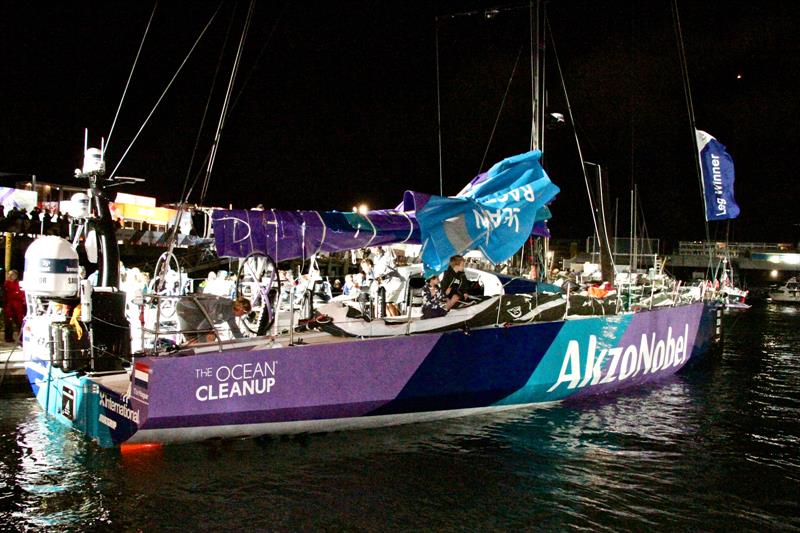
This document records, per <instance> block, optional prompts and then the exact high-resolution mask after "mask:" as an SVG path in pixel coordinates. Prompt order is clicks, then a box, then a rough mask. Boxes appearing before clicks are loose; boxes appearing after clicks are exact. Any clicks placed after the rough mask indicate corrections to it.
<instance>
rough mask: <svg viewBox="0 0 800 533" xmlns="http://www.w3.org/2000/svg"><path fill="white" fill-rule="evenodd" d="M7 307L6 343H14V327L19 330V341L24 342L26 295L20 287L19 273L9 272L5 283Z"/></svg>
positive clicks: (4, 308)
mask: <svg viewBox="0 0 800 533" xmlns="http://www.w3.org/2000/svg"><path fill="white" fill-rule="evenodd" d="M3 291H4V292H5V297H6V301H5V305H4V306H3V314H5V320H6V324H5V326H6V328H5V329H6V342H14V325H16V326H17V328H18V329H19V340H20V342H21V341H22V319H23V318H24V317H25V293H24V292H23V291H22V289H21V288H20V286H19V272H17V271H16V270H9V271H8V275H7V276H6V281H5V283H3Z"/></svg>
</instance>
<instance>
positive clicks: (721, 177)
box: [695, 130, 739, 221]
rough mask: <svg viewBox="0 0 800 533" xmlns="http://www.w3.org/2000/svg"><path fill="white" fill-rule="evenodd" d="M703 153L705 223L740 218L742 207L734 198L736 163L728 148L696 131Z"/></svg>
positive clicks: (701, 169)
mask: <svg viewBox="0 0 800 533" xmlns="http://www.w3.org/2000/svg"><path fill="white" fill-rule="evenodd" d="M695 133H696V135H697V150H698V151H699V152H700V173H701V176H702V179H703V199H704V200H705V205H706V220H707V221H714V220H726V219H729V218H736V217H738V216H739V206H738V205H737V204H736V199H735V198H734V197H733V182H734V181H735V175H734V171H733V159H732V158H731V156H730V155H729V154H728V152H727V151H726V150H725V146H724V145H723V144H722V143H721V142H719V141H718V140H717V139H715V138H714V137H712V136H711V135H709V134H708V133H706V132H704V131H700V130H695Z"/></svg>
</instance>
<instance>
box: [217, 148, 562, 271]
mask: <svg viewBox="0 0 800 533" xmlns="http://www.w3.org/2000/svg"><path fill="white" fill-rule="evenodd" d="M540 158H541V152H540V151H538V150H537V151H533V152H529V153H526V154H522V155H519V156H515V157H510V158H508V159H505V160H503V161H501V162H500V163H497V164H496V165H494V166H493V167H492V168H491V169H490V170H489V172H487V173H485V175H484V174H482V175H481V176H479V177H478V178H480V182H479V183H475V180H473V182H472V184H473V185H474V186H472V187H469V186H468V189H465V190H464V191H462V192H461V193H460V196H457V197H452V198H445V197H441V196H432V195H428V194H424V193H418V192H412V191H407V192H406V193H405V195H404V200H403V204H402V210H400V209H398V210H393V211H385V210H382V211H370V212H369V213H367V214H364V215H362V214H359V213H355V212H353V213H350V212H339V211H277V210H242V209H232V210H227V209H219V210H215V211H214V212H213V213H212V223H213V227H214V240H215V243H216V247H217V254H218V255H219V256H220V257H246V256H247V255H249V254H251V253H253V252H261V253H264V254H267V255H269V256H271V257H272V258H273V259H275V261H286V260H290V259H298V258H300V259H302V258H306V257H310V256H312V255H313V254H317V253H320V252H328V253H330V252H341V251H345V250H354V249H358V248H366V247H370V246H382V245H389V244H398V243H408V244H423V245H424V247H423V255H422V257H423V261H424V262H425V267H426V269H427V270H428V271H442V270H444V269H445V268H446V266H447V262H448V260H449V259H450V256H452V255H455V254H461V253H464V252H465V251H467V250H472V249H477V250H481V251H482V252H483V253H484V255H485V256H486V257H487V258H488V259H489V260H490V261H493V262H495V263H499V262H501V261H505V260H506V259H507V258H509V257H511V256H512V255H513V254H514V253H515V252H516V251H517V250H519V248H520V247H521V246H522V245H523V244H524V243H525V241H526V240H527V238H528V236H529V235H531V232H532V231H533V229H534V223H535V222H540V221H544V220H546V219H548V218H550V211H549V209H548V208H547V207H546V204H547V203H548V202H550V201H551V200H552V199H553V198H554V197H555V195H556V194H557V193H558V187H556V186H555V185H554V184H553V183H552V182H551V181H550V179H549V178H548V177H547V174H546V173H545V172H544V169H542V167H541V165H540V164H539V159H540ZM478 178H476V180H477V179H478ZM398 207H400V206H398Z"/></svg>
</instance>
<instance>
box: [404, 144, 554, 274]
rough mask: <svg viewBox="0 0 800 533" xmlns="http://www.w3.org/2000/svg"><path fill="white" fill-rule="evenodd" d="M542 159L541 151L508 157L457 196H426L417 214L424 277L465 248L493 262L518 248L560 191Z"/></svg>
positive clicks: (440, 270)
mask: <svg viewBox="0 0 800 533" xmlns="http://www.w3.org/2000/svg"><path fill="white" fill-rule="evenodd" d="M541 157H542V152H541V151H540V150H534V151H531V152H528V153H525V154H521V155H517V156H514V157H509V158H507V159H504V160H503V161H500V162H499V163H497V164H495V165H494V166H493V167H492V168H491V169H489V171H488V172H487V173H486V176H485V178H484V177H483V176H478V178H476V179H475V180H473V182H472V183H471V184H470V185H468V186H467V187H466V188H465V189H464V190H462V191H461V193H460V196H457V197H453V198H444V197H441V196H432V197H430V199H429V200H428V201H427V203H426V204H425V206H424V207H423V208H422V209H419V210H418V211H417V221H418V222H419V226H420V236H421V238H422V245H423V248H422V260H423V262H424V264H425V269H426V273H427V274H432V273H435V272H442V271H443V270H445V269H446V268H447V265H448V261H449V259H450V257H451V256H453V255H457V254H463V253H464V252H466V251H467V250H473V249H477V250H480V251H481V252H482V253H483V255H484V256H486V258H487V259H489V260H490V261H492V262H493V263H500V262H502V261H505V260H506V259H508V258H509V257H511V256H512V255H514V254H515V253H516V252H517V250H519V248H520V247H521V246H522V245H523V244H524V243H525V241H526V240H527V239H528V237H529V236H530V235H531V232H532V231H533V227H534V224H535V222H537V216H538V217H540V218H539V220H544V218H545V217H549V213H550V212H549V210H548V209H547V208H546V204H547V203H548V202H550V201H551V200H553V198H555V196H556V194H558V192H559V189H558V187H556V185H555V184H553V182H551V181H550V178H549V177H548V176H547V173H545V171H544V169H543V168H542V166H541V164H540V163H539V161H540V159H541ZM479 179H480V181H478V180H479ZM476 181H477V183H476Z"/></svg>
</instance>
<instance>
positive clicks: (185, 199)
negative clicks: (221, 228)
mask: <svg viewBox="0 0 800 533" xmlns="http://www.w3.org/2000/svg"><path fill="white" fill-rule="evenodd" d="M235 12H236V9H235V8H234V10H233V12H232V13H231V19H230V20H229V21H228V29H227V30H226V31H225V39H224V40H223V42H222V48H221V49H220V51H219V57H218V58H217V66H216V68H215V69H214V76H213V77H212V79H211V89H210V90H209V91H208V99H207V100H206V106H205V109H203V117H202V118H201V119H200V127H199V128H198V129H197V137H196V138H195V141H194V148H193V149H192V157H191V158H190V159H189V168H187V169H186V177H185V178H184V180H183V190H182V191H181V195H180V197H179V198H178V200H179V201H180V202H181V206H183V204H185V203H188V201H189V195H188V194H186V189H187V186H188V185H189V177H190V176H191V173H192V167H193V166H194V160H195V157H196V156H197V148H198V147H199V146H200V138H201V137H202V135H203V128H204V127H205V123H206V117H207V116H208V109H209V107H211V100H212V96H213V95H214V90H215V89H216V87H217V80H218V79H219V72H220V70H221V67H222V58H223V56H224V55H225V50H226V49H227V48H228V39H229V38H230V34H231V28H232V27H233V21H234V16H233V15H234V14H235ZM207 161H208V159H206V160H204V161H203V163H202V165H205V163H206V162H207ZM202 165H201V166H202ZM196 181H197V178H195V182H196ZM192 188H194V184H192Z"/></svg>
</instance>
